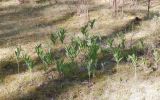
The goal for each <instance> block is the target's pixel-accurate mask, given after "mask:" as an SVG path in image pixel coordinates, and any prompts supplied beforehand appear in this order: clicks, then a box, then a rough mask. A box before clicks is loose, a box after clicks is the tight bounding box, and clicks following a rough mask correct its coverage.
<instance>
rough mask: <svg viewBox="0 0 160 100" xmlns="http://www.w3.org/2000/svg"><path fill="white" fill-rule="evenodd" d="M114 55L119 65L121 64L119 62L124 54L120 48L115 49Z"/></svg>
mask: <svg viewBox="0 0 160 100" xmlns="http://www.w3.org/2000/svg"><path fill="white" fill-rule="evenodd" d="M113 57H114V60H115V61H116V63H117V67H118V66H119V63H120V62H121V61H122V59H123V56H122V52H121V50H120V49H119V48H115V49H114V50H113Z"/></svg>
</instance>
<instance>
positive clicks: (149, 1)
mask: <svg viewBox="0 0 160 100" xmlns="http://www.w3.org/2000/svg"><path fill="white" fill-rule="evenodd" d="M150 5H151V0H148V18H149V17H150Z"/></svg>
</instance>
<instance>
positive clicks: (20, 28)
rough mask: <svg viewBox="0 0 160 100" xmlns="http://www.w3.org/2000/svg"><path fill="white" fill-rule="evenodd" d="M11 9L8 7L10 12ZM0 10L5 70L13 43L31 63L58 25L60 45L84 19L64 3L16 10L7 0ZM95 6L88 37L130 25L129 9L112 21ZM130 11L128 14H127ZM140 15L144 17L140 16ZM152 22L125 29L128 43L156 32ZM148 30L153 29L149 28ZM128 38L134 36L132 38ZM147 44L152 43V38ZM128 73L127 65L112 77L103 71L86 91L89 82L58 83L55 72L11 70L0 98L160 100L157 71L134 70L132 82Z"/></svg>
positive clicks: (0, 54)
mask: <svg viewBox="0 0 160 100" xmlns="http://www.w3.org/2000/svg"><path fill="white" fill-rule="evenodd" d="M100 4H102V3H100ZM10 5H12V6H13V8H12V7H11V8H10ZM0 6H1V8H2V9H1V8H0V9H1V11H0V20H1V21H2V22H1V23H0V28H1V29H2V30H1V31H0V39H1V40H0V47H1V48H0V69H1V68H3V67H7V66H8V63H9V62H10V63H11V64H12V63H15V57H14V50H15V47H16V46H17V44H19V45H23V46H22V48H23V49H25V51H26V52H27V53H28V54H29V55H32V58H34V59H36V58H37V56H36V55H35V51H34V47H35V45H36V44H37V43H43V44H44V46H47V45H48V43H49V42H48V41H49V40H48V36H49V34H50V32H53V31H56V29H57V28H58V27H65V28H66V29H67V30H69V32H68V36H69V37H68V38H67V39H66V40H65V43H68V42H69V40H70V38H71V37H72V36H73V35H75V36H78V35H80V34H79V28H80V26H81V25H80V24H79V22H80V21H81V19H83V17H78V16H76V15H74V11H73V12H71V11H70V10H69V8H68V6H67V5H65V4H64V5H63V7H62V5H58V4H57V5H54V6H53V5H52V6H51V5H48V4H47V3H46V4H44V5H41V4H39V5H26V6H24V7H23V6H22V7H17V3H15V2H13V0H12V1H9V2H2V3H1V4H0ZM3 6H6V7H3ZM72 6H73V5H72ZM98 7H99V5H98ZM98 7H97V9H93V10H92V9H91V11H90V13H89V14H90V19H96V20H97V22H96V26H95V29H94V30H93V31H94V33H96V34H93V35H100V36H102V37H103V38H104V39H106V38H108V37H114V35H115V34H116V33H118V32H121V31H123V30H124V29H126V28H127V25H130V21H131V20H133V19H134V18H135V16H136V14H135V15H132V14H130V13H127V12H129V11H127V9H126V14H125V15H124V17H122V18H112V16H111V15H112V12H111V11H110V10H109V9H106V7H100V8H98ZM156 8H157V9H158V7H154V9H153V11H157V9H156ZM142 10H143V9H142ZM26 11H28V12H26ZM60 11H61V12H60ZM59 12H60V13H59ZM130 12H131V13H132V11H130ZM141 16H142V17H144V16H145V14H142V15H141ZM156 21H157V20H156ZM157 23H158V22H155V21H154V22H152V20H146V21H143V22H142V24H141V25H140V26H137V27H136V28H135V29H133V30H129V31H127V32H126V33H125V36H126V39H127V42H130V40H131V38H133V40H134V41H136V40H138V39H140V38H144V37H148V36H150V35H151V34H153V33H155V32H156V33H159V26H158V25H159V24H157ZM153 26H154V28H152V27H153ZM14 33H15V34H14ZM133 34H135V35H134V36H133ZM158 39H159V38H158ZM149 40H150V41H152V40H153V39H149ZM4 41H5V42H4ZM6 43H7V45H6ZM56 48H61V46H60V45H59V46H58V44H57V47H56ZM39 66H42V65H36V67H39ZM9 67H13V66H9ZM106 67H108V66H106ZM112 67H114V65H113V66H112ZM14 70H16V69H14ZM6 72H7V71H6ZM133 72H134V68H133V67H132V66H131V65H129V64H121V65H120V66H119V68H116V73H113V72H112V70H110V71H106V73H105V75H100V76H97V78H95V79H93V85H92V86H91V87H88V83H86V82H85V81H84V82H81V81H79V80H78V81H76V80H75V81H74V80H71V81H70V80H63V79H62V81H61V79H60V80H59V77H58V74H57V72H56V71H54V72H52V73H49V74H47V75H45V74H44V72H43V71H42V70H36V69H35V71H34V72H33V73H29V72H24V71H22V72H21V73H20V74H12V72H11V74H9V75H6V76H5V77H4V79H3V81H2V82H1V83H0V98H1V100H3V99H4V100H11V99H19V98H24V99H26V98H34V99H39V100H40V99H41V100H50V99H55V98H56V99H58V100H141V99H146V100H158V98H160V95H159V94H158V93H159V92H160V89H159V87H160V83H159V82H158V80H159V79H158V78H159V72H155V73H152V74H149V75H148V74H147V75H146V74H144V72H143V71H141V70H139V71H138V75H139V77H138V80H137V83H134V80H133V79H134V73H133ZM0 77H1V76H0ZM137 97H138V98H137Z"/></svg>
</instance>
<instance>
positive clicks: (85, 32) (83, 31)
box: [81, 24, 88, 37]
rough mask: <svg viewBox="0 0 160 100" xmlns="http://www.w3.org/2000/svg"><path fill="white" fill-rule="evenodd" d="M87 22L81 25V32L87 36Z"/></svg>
mask: <svg viewBox="0 0 160 100" xmlns="http://www.w3.org/2000/svg"><path fill="white" fill-rule="evenodd" d="M87 28H88V24H87V25H85V26H83V27H81V33H82V34H83V35H84V36H85V37H88V29H87Z"/></svg>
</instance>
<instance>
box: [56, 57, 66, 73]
mask: <svg viewBox="0 0 160 100" xmlns="http://www.w3.org/2000/svg"><path fill="white" fill-rule="evenodd" d="M63 63H64V59H58V60H56V66H57V70H58V72H59V74H60V75H61V74H62V69H63V66H64V65H63Z"/></svg>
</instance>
